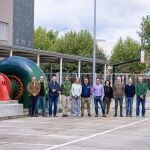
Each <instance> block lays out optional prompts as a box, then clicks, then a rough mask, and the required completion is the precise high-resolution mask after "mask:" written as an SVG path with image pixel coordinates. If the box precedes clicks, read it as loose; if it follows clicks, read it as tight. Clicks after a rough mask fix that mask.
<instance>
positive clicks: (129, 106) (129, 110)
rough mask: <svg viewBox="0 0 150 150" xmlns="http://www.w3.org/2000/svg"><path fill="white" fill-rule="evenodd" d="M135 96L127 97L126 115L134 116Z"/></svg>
mask: <svg viewBox="0 0 150 150" xmlns="http://www.w3.org/2000/svg"><path fill="white" fill-rule="evenodd" d="M132 107H133V97H126V115H130V116H132Z"/></svg>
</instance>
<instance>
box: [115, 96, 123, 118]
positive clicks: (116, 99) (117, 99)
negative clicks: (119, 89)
mask: <svg viewBox="0 0 150 150" xmlns="http://www.w3.org/2000/svg"><path fill="white" fill-rule="evenodd" d="M118 102H119V105H120V115H121V116H122V113H123V106H122V105H123V96H115V115H117V111H118Z"/></svg>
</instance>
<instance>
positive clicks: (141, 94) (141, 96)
mask: <svg viewBox="0 0 150 150" xmlns="http://www.w3.org/2000/svg"><path fill="white" fill-rule="evenodd" d="M138 81H139V83H137V84H136V86H135V92H136V95H137V97H136V116H137V117H138V116H139V113H140V103H141V104H142V117H145V102H146V93H147V86H146V84H145V83H143V78H142V77H139V79H138Z"/></svg>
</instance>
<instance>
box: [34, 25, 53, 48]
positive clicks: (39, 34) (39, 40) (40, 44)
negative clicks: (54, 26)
mask: <svg viewBox="0 0 150 150" xmlns="http://www.w3.org/2000/svg"><path fill="white" fill-rule="evenodd" d="M55 39H56V33H55V32H53V31H52V30H50V31H48V32H47V31H46V29H44V28H42V27H38V28H37V29H36V30H35V31H34V48H36V49H41V50H52V49H53V45H54V42H55Z"/></svg>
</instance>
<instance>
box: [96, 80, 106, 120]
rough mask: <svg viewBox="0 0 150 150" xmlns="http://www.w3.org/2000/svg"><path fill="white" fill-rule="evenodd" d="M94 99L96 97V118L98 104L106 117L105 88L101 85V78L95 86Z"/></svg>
mask: <svg viewBox="0 0 150 150" xmlns="http://www.w3.org/2000/svg"><path fill="white" fill-rule="evenodd" d="M93 97H94V104H95V117H98V115H99V114H98V103H100V105H101V108H102V114H103V117H106V115H105V106H104V101H103V98H104V86H103V85H102V84H100V80H99V78H97V79H96V84H95V85H94V86H93Z"/></svg>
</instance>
